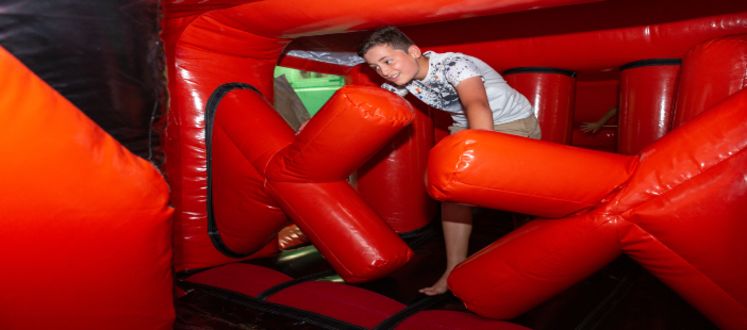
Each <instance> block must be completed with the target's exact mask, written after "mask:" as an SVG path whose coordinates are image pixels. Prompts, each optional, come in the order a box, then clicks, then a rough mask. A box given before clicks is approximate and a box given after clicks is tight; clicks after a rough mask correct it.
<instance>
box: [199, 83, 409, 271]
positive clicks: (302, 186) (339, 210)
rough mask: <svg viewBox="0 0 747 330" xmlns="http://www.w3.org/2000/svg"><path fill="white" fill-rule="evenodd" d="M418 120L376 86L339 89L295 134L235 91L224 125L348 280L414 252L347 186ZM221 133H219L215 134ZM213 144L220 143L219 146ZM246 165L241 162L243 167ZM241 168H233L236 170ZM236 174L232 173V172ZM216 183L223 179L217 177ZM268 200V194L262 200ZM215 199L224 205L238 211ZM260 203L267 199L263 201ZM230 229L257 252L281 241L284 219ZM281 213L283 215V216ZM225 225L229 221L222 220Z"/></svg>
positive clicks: (222, 114) (220, 123)
mask: <svg viewBox="0 0 747 330" xmlns="http://www.w3.org/2000/svg"><path fill="white" fill-rule="evenodd" d="M412 118H413V110H412V108H411V107H410V106H409V104H408V103H407V102H405V101H404V100H403V99H401V98H400V97H398V96H396V95H394V94H392V93H389V92H387V91H385V90H382V89H380V88H378V87H364V86H346V87H343V88H342V89H341V90H339V91H338V92H337V93H335V95H334V96H333V97H332V98H331V99H330V100H329V101H328V102H327V103H326V104H325V105H324V106H323V107H322V109H321V110H319V112H318V113H317V115H316V116H314V117H313V118H312V120H310V121H309V123H308V124H307V125H306V126H305V127H304V128H303V130H302V131H301V132H299V133H298V135H297V136H294V135H293V132H292V131H291V129H290V128H289V127H288V125H287V124H285V122H283V120H282V118H281V117H280V115H278V114H277V113H276V112H275V111H274V110H273V109H272V108H271V106H270V105H269V103H267V102H266V101H265V100H264V99H263V98H262V96H261V95H260V94H258V93H256V92H254V91H250V90H245V89H244V90H234V91H232V92H230V93H229V94H228V95H227V97H225V98H224V99H223V100H222V101H221V105H220V106H219V107H218V112H217V114H216V119H215V126H216V127H219V128H220V129H221V130H222V131H223V132H224V133H225V134H226V136H227V137H228V138H227V139H225V140H224V142H228V141H230V142H231V143H232V144H234V145H235V147H236V148H237V150H239V152H240V154H241V155H242V157H243V158H244V159H246V160H247V165H251V166H253V167H255V169H256V171H257V172H258V173H260V174H261V175H263V176H264V178H265V180H264V184H263V187H262V189H263V191H267V193H268V194H269V196H270V197H271V199H272V201H271V203H272V204H271V205H268V206H266V207H270V206H272V205H278V206H279V208H280V209H282V211H283V212H284V213H285V214H287V215H288V216H289V217H290V218H291V219H292V220H293V221H294V222H295V223H296V224H297V225H298V226H299V227H300V228H301V230H302V231H303V232H304V234H305V235H306V237H308V238H309V240H310V241H311V242H312V243H313V244H314V245H315V246H316V247H317V248H318V249H319V251H320V252H321V254H322V255H323V256H325V258H326V259H327V260H328V261H329V262H330V264H331V265H332V267H333V268H335V270H336V271H337V272H338V274H340V275H341V276H342V277H343V278H344V279H345V280H346V281H350V282H360V281H366V280H370V279H373V278H377V277H380V276H383V275H385V274H388V273H389V272H391V271H392V270H394V269H396V268H399V267H400V266H402V265H403V264H404V263H406V262H407V261H408V260H409V258H410V256H411V255H412V251H411V250H410V249H409V247H408V246H407V245H406V244H405V243H404V242H403V241H402V240H401V239H400V238H399V237H398V236H397V235H396V234H395V233H394V232H393V231H392V230H391V229H390V228H389V227H388V226H387V225H386V223H385V222H383V221H382V220H381V218H380V217H379V216H378V215H377V214H376V213H375V212H374V211H373V210H371V208H370V207H369V206H368V205H366V204H365V203H364V202H363V200H362V199H361V198H360V196H358V194H357V193H356V192H355V191H354V190H353V188H352V187H351V186H350V184H348V183H347V182H346V181H345V180H346V178H347V176H348V175H349V174H350V173H351V172H352V171H353V170H354V169H356V168H357V167H359V166H360V165H361V164H362V163H363V162H365V161H366V160H367V159H369V158H370V157H371V155H373V154H374V153H375V152H376V151H377V150H378V149H379V148H381V146H382V145H383V144H385V143H387V141H388V140H389V139H391V137H392V136H393V135H395V134H396V133H397V132H398V131H399V130H401V129H402V128H403V127H404V126H406V125H408V124H409V123H410V122H411V121H412ZM216 131H217V130H216ZM214 142H215V141H214ZM239 164H241V163H239ZM234 165H235V164H234ZM228 170H229V171H230V169H228ZM212 175H213V177H216V178H217V177H220V176H222V175H224V173H222V172H213V173H212ZM224 189H229V190H232V193H234V194H235V193H237V191H243V190H246V192H245V193H239V195H240V196H242V197H243V198H244V199H251V198H252V197H253V196H257V195H253V194H252V193H251V192H252V190H253V189H257V187H256V186H254V185H244V184H243V182H241V181H238V182H233V183H231V185H226V186H225V187H224ZM262 197H263V198H264V196H262ZM231 201H232V200H229V201H223V200H215V201H214V204H215V205H216V208H217V206H218V205H222V207H226V208H235V207H236V206H240V205H241V204H239V205H231V204H226V203H228V202H231ZM258 202H259V204H260V205H261V204H262V203H265V200H258ZM244 211H245V213H244V217H243V218H236V219H237V222H236V223H235V224H234V225H233V226H232V227H231V228H237V229H241V226H242V225H243V226H244V228H246V229H243V230H242V232H245V233H246V235H244V236H243V237H242V241H243V244H246V245H250V244H253V248H254V249H258V248H260V247H262V246H263V245H264V244H266V243H267V240H268V239H270V238H275V237H276V235H277V232H278V231H279V230H280V229H281V228H282V226H283V225H284V222H283V221H282V220H283V219H284V218H281V217H276V215H277V214H275V213H272V214H269V215H270V217H267V214H266V213H261V212H249V211H250V210H244ZM280 215H282V214H280ZM219 220H220V221H221V223H223V222H224V221H226V220H230V219H219Z"/></svg>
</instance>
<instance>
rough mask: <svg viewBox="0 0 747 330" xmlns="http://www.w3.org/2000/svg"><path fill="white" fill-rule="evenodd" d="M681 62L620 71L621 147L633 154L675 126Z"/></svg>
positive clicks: (625, 152) (623, 150)
mask: <svg viewBox="0 0 747 330" xmlns="http://www.w3.org/2000/svg"><path fill="white" fill-rule="evenodd" d="M679 70H680V66H679V64H668V65H645V66H640V67H633V68H629V69H625V70H623V71H622V73H621V75H620V107H619V109H618V116H619V118H620V119H619V123H620V124H619V125H620V131H619V135H618V137H619V140H618V151H619V152H620V153H623V154H627V155H632V154H637V153H639V152H640V151H641V150H642V149H643V148H644V147H646V146H648V145H650V144H651V143H653V142H654V141H656V140H658V139H659V138H661V137H662V136H664V135H665V134H667V132H669V129H670V127H671V123H672V117H673V116H672V114H673V113H674V93H675V91H676V90H677V78H678V73H679Z"/></svg>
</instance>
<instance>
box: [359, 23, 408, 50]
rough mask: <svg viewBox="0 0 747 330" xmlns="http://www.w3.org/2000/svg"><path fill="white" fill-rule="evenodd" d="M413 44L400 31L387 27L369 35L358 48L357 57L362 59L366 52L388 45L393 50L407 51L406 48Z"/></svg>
mask: <svg viewBox="0 0 747 330" xmlns="http://www.w3.org/2000/svg"><path fill="white" fill-rule="evenodd" d="M414 44H415V43H414V42H412V40H410V38H408V37H407V36H406V35H405V34H404V33H402V31H400V30H399V29H398V28H396V27H393V26H387V27H384V28H381V29H378V30H376V31H374V32H373V33H371V35H369V36H368V38H366V40H364V41H363V43H361V46H360V47H359V48H358V56H360V57H363V55H365V54H366V52H367V51H368V50H369V49H371V48H372V47H374V46H378V45H389V46H391V47H392V48H394V49H401V50H404V51H407V48H409V47H410V46H412V45H414Z"/></svg>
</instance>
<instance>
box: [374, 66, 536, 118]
mask: <svg viewBox="0 0 747 330" xmlns="http://www.w3.org/2000/svg"><path fill="white" fill-rule="evenodd" d="M423 55H424V56H426V57H427V58H428V74H427V75H426V76H425V78H423V80H417V79H413V80H412V81H411V82H410V83H408V84H407V85H405V86H404V88H402V87H394V86H392V85H390V84H386V83H385V84H383V85H382V86H381V87H383V88H386V89H388V90H390V91H392V92H394V93H397V94H399V95H400V96H405V95H407V93H408V92H409V93H411V94H413V95H415V97H417V98H418V99H420V100H421V101H423V102H425V103H426V104H428V105H430V106H432V107H434V108H436V109H440V110H444V111H446V112H449V113H450V114H451V118H453V119H454V123H455V124H456V125H458V126H462V127H467V117H466V116H465V114H464V108H462V104H461V102H460V101H459V95H458V94H457V91H456V88H455V86H458V85H459V83H460V82H462V81H463V80H465V79H467V78H472V77H475V76H480V77H481V78H482V82H483V84H484V85H485V91H486V92H487V95H488V102H489V104H490V109H491V110H492V111H493V125H498V124H505V123H508V122H512V121H514V120H519V119H524V118H527V117H529V116H530V115H531V114H532V113H533V112H534V110H533V109H532V105H531V104H530V103H529V101H528V100H527V98H526V97H524V95H522V94H521V93H519V92H518V91H516V90H515V89H513V88H512V87H511V86H509V85H508V83H506V81H505V80H503V77H501V75H500V74H498V72H496V71H495V70H493V68H491V67H490V66H489V65H487V64H486V63H485V62H483V61H481V60H480V59H478V58H476V57H472V56H469V55H466V54H462V53H436V52H432V51H429V52H425V53H423Z"/></svg>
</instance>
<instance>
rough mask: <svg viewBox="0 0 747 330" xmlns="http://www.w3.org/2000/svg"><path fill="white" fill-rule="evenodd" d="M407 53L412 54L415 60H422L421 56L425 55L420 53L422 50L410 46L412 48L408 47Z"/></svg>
mask: <svg viewBox="0 0 747 330" xmlns="http://www.w3.org/2000/svg"><path fill="white" fill-rule="evenodd" d="M407 53H408V54H410V56H412V57H413V58H420V56H422V55H423V53H422V52H421V51H420V48H419V47H418V46H415V45H410V47H407Z"/></svg>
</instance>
